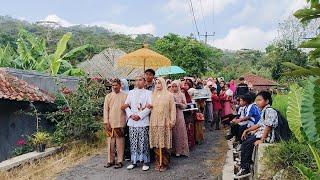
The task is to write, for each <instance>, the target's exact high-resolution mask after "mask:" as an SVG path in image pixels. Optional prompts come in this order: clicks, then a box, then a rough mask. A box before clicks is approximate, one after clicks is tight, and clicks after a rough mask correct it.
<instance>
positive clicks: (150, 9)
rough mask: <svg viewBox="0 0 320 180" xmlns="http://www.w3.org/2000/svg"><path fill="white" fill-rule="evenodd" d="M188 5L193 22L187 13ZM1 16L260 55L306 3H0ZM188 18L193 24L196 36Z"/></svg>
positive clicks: (203, 0) (227, 0) (280, 0)
mask: <svg viewBox="0 0 320 180" xmlns="http://www.w3.org/2000/svg"><path fill="white" fill-rule="evenodd" d="M190 1H191V3H192V7H193V10H194V16H193V15H192V11H191V8H190ZM0 4H1V6H0V15H8V16H11V17H14V18H17V19H21V20H26V21H29V22H37V21H40V20H49V21H55V22H58V23H59V24H60V25H61V26H72V25H77V24H83V25H89V26H90V25H98V26H102V27H105V28H107V29H109V30H112V31H114V32H118V33H123V34H142V33H151V34H153V35H155V36H160V37H161V36H164V35H166V34H168V33H176V34H180V35H182V36H188V35H190V34H191V33H192V34H194V36H195V37H196V38H198V39H200V40H204V36H200V37H198V36H197V34H198V33H197V32H199V34H200V35H203V34H205V32H207V33H208V34H214V36H210V37H208V43H210V44H211V45H213V46H215V47H218V48H221V49H231V50H237V49H242V48H251V49H259V50H264V48H265V47H266V46H267V44H268V43H270V42H271V41H272V40H273V39H274V38H275V37H276V35H277V26H278V24H279V23H280V22H282V21H283V20H285V19H286V18H288V16H290V15H292V13H293V12H294V11H295V10H297V9H300V8H303V7H305V6H306V1H305V0H0ZM193 18H195V20H196V24H197V27H198V31H197V30H196V27H195V23H194V20H193Z"/></svg>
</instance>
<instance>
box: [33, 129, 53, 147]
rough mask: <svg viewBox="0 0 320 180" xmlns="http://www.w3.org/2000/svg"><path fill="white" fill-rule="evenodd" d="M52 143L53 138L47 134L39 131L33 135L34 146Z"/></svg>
mask: <svg viewBox="0 0 320 180" xmlns="http://www.w3.org/2000/svg"><path fill="white" fill-rule="evenodd" d="M50 141H51V136H50V134H49V133H47V132H41V131H38V132H36V133H34V134H33V135H32V138H31V142H32V144H33V145H35V146H36V145H39V144H48V143H50Z"/></svg>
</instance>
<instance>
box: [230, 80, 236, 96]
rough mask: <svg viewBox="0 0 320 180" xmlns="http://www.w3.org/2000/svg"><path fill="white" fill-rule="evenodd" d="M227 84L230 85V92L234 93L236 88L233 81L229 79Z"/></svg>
mask: <svg viewBox="0 0 320 180" xmlns="http://www.w3.org/2000/svg"><path fill="white" fill-rule="evenodd" d="M229 84H230V90H231V91H232V92H233V93H235V92H236V90H237V86H236V84H235V82H234V80H233V79H231V80H230V82H229Z"/></svg>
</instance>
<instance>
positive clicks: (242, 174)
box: [233, 169, 251, 179]
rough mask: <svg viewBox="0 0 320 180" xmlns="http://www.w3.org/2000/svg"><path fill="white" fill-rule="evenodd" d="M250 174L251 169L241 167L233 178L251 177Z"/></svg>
mask: <svg viewBox="0 0 320 180" xmlns="http://www.w3.org/2000/svg"><path fill="white" fill-rule="evenodd" d="M249 176H251V173H250V171H248V170H245V169H240V171H239V172H238V173H237V174H235V175H233V178H234V179H241V178H244V177H249Z"/></svg>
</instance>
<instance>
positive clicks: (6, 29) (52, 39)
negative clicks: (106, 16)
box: [0, 16, 157, 54]
mask: <svg viewBox="0 0 320 180" xmlns="http://www.w3.org/2000/svg"><path fill="white" fill-rule="evenodd" d="M21 28H23V29H25V30H27V31H29V32H31V33H32V34H34V35H36V36H40V37H42V38H44V39H45V40H46V42H47V43H48V47H49V49H51V50H52V51H54V49H55V48H54V46H55V45H56V43H57V41H58V40H59V39H60V38H61V37H62V36H63V34H65V33H67V32H71V33H72V35H73V36H72V38H71V39H70V41H69V43H68V46H69V47H68V48H70V49H72V48H73V47H78V46H81V45H84V44H91V45H93V49H92V51H91V52H90V53H92V54H96V53H99V52H101V51H102V50H104V49H105V48H108V47H114V48H119V49H121V50H123V51H125V52H130V51H132V50H135V49H137V48H139V47H141V45H142V44H143V42H146V43H149V44H152V43H154V41H155V40H156V39H157V37H154V36H153V35H151V34H141V35H135V37H134V38H133V37H131V36H129V35H124V34H117V33H114V32H111V31H109V30H107V29H105V28H103V27H98V26H83V25H77V26H71V27H54V26H53V27H50V26H49V25H41V24H37V23H30V22H27V21H21V20H17V19H14V18H11V17H9V16H0V46H4V45H6V44H8V43H9V44H10V45H11V47H14V48H15V47H16V46H17V45H16V40H17V38H18V34H19V30H20V29H21Z"/></svg>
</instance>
